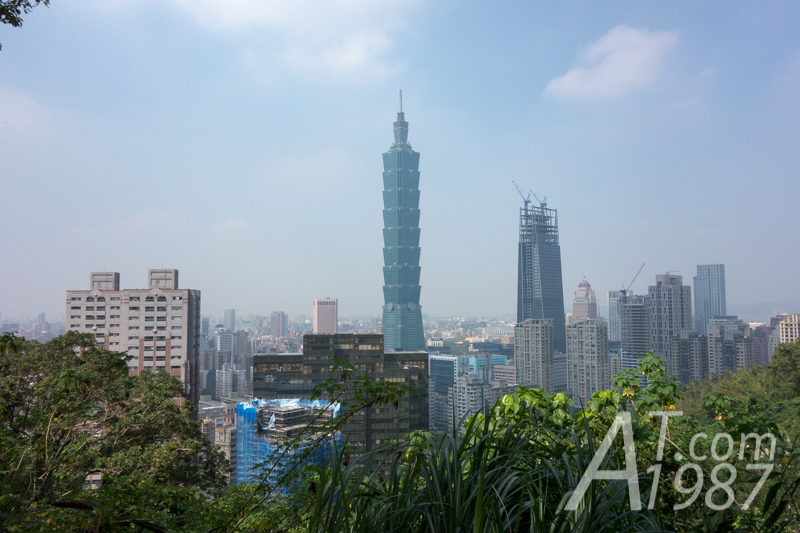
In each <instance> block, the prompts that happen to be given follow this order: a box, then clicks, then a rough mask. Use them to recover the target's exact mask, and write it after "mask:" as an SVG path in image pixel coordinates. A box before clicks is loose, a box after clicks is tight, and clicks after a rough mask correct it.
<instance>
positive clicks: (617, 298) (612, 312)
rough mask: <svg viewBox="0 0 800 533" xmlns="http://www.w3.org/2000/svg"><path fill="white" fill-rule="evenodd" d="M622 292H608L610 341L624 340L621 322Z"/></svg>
mask: <svg viewBox="0 0 800 533" xmlns="http://www.w3.org/2000/svg"><path fill="white" fill-rule="evenodd" d="M622 300H623V298H622V291H608V340H609V341H611V342H619V341H621V340H622V324H621V322H620V316H621V311H622V310H621V307H620V306H621V305H622Z"/></svg>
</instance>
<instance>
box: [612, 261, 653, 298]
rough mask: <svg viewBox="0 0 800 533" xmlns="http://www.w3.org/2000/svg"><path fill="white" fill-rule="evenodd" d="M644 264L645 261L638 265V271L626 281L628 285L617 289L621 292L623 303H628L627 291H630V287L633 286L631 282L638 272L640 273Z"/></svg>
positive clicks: (634, 279) (637, 275)
mask: <svg viewBox="0 0 800 533" xmlns="http://www.w3.org/2000/svg"><path fill="white" fill-rule="evenodd" d="M645 264H646V263H642V266H640V267H639V271H638V272H637V273H636V275H635V276H633V279H632V280H631V282H630V283H628V287H627V288H625V287H622V290H621V291H619V292H621V293H622V303H624V304H626V303H628V293H629V292H630V290H631V287H633V282H634V281H636V278H638V277H639V274H641V273H642V269H643V268H644V265H645Z"/></svg>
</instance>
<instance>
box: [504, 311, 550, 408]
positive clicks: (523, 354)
mask: <svg viewBox="0 0 800 533" xmlns="http://www.w3.org/2000/svg"><path fill="white" fill-rule="evenodd" d="M553 337H554V335H553V321H552V320H550V319H528V320H526V321H525V322H523V323H521V324H517V326H516V328H514V365H515V366H516V379H517V384H518V385H522V386H525V387H533V388H537V389H543V390H544V391H545V392H548V393H551V394H552V393H553V392H556V391H555V386H554V382H553Z"/></svg>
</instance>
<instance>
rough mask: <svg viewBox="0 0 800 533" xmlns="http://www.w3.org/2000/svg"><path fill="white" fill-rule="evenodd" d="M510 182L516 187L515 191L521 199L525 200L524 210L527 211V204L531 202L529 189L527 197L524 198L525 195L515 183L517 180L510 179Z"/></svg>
mask: <svg viewBox="0 0 800 533" xmlns="http://www.w3.org/2000/svg"><path fill="white" fill-rule="evenodd" d="M511 183H513V184H514V188H516V189H517V192H518V193H519V195H520V196H521V197H522V201H523V202H525V211H527V210H528V204H529V203H531V193H530V191H528V197H527V198H526V197H525V195H524V194H522V189H520V188H519V185H517V182H516V181H514V180H511Z"/></svg>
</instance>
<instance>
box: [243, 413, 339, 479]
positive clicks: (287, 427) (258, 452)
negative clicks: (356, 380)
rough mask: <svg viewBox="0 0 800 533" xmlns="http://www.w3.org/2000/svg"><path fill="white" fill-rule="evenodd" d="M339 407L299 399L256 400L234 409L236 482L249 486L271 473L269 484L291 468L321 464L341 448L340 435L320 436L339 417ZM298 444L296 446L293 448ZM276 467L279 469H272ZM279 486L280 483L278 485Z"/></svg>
mask: <svg viewBox="0 0 800 533" xmlns="http://www.w3.org/2000/svg"><path fill="white" fill-rule="evenodd" d="M340 411H341V407H340V406H339V404H337V403H334V404H332V405H329V404H327V403H326V402H320V401H316V400H315V401H313V402H312V401H310V400H301V399H290V400H259V399H255V400H252V401H249V402H242V403H239V404H238V405H237V406H236V427H237V438H236V440H237V452H236V454H237V455H236V482H237V483H245V482H248V481H249V482H253V481H257V480H258V479H259V476H260V475H261V474H262V473H263V472H267V471H270V470H272V472H271V473H270V481H271V482H273V483H276V482H279V481H280V477H281V476H282V474H283V473H284V472H285V471H286V468H291V467H293V466H295V465H298V466H299V465H301V464H306V463H315V464H322V461H323V460H324V459H327V458H330V457H331V456H332V455H333V446H334V445H340V444H341V435H340V434H338V433H337V434H336V435H335V436H333V437H325V438H323V436H322V429H323V426H324V425H325V423H326V422H329V421H330V420H331V419H332V418H334V417H336V416H338V415H339V413H340ZM294 444H298V446H296V447H295V446H293V445H294ZM276 463H278V465H279V468H274V469H273V468H272V467H273V466H274V465H275V464H276ZM282 484H283V483H282Z"/></svg>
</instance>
